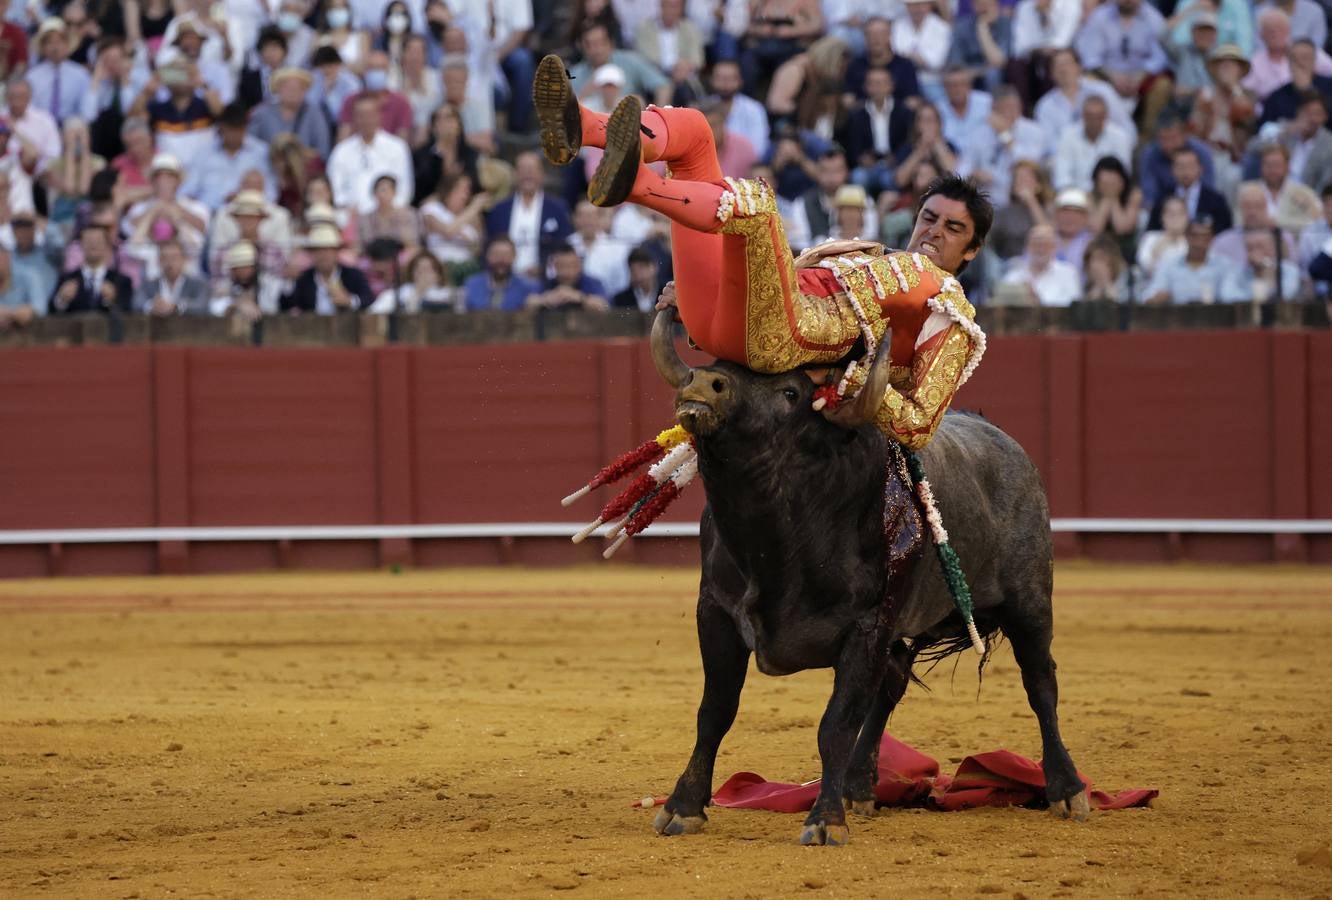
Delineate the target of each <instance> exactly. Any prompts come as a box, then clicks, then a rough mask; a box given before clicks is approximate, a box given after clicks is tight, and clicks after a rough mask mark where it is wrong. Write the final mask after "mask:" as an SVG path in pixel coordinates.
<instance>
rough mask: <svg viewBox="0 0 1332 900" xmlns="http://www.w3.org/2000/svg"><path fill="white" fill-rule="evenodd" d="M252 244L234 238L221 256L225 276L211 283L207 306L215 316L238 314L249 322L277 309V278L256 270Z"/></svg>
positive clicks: (256, 262)
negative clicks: (263, 274) (217, 282)
mask: <svg viewBox="0 0 1332 900" xmlns="http://www.w3.org/2000/svg"><path fill="white" fill-rule="evenodd" d="M258 259H259V257H258V254H257V253H256V252H255V249H254V244H251V243H250V242H249V241H238V242H236V243H235V244H233V245H232V246H231V249H229V250H228V251H227V253H226V256H225V257H223V265H224V268H225V271H226V278H225V279H224V280H223V281H222V282H221V283H219V284H218V285H216V286H214V288H213V299H212V300H211V301H210V302H209V308H210V309H211V310H212V312H213V315H215V316H225V315H238V316H241V317H243V318H244V319H246V320H248V321H250V322H253V321H255V320H257V319H258V318H260V317H261V316H265V315H273V314H275V313H276V312H278V308H279V295H280V294H281V290H282V287H281V282H280V281H279V280H277V279H275V278H265V277H263V276H262V275H261V274H260V272H259V267H258Z"/></svg>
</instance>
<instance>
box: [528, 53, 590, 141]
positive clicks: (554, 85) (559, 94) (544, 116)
mask: <svg viewBox="0 0 1332 900" xmlns="http://www.w3.org/2000/svg"><path fill="white" fill-rule="evenodd" d="M532 104H533V105H534V106H535V108H536V114H537V122H538V124H539V125H540V126H541V149H542V151H543V152H544V153H545V154H546V159H548V160H550V162H552V163H553V164H555V165H557V166H567V165H568V164H569V163H571V162H573V161H574V158H575V157H576V156H578V151H579V150H580V149H581V148H582V146H583V123H582V117H581V116H579V114H578V98H577V97H575V96H574V91H573V85H572V84H570V83H569V73H568V72H566V71H565V69H564V61H563V60H561V59H560V58H559V57H558V56H555V55H553V54H552V55H548V56H546V57H544V58H543V59H542V60H541V64H540V65H538V66H537V71H536V78H535V79H533V81H532Z"/></svg>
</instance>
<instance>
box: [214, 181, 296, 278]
mask: <svg viewBox="0 0 1332 900" xmlns="http://www.w3.org/2000/svg"><path fill="white" fill-rule="evenodd" d="M223 210H224V212H225V214H226V215H227V216H229V217H230V218H231V220H232V221H233V222H235V231H234V232H232V233H234V234H235V237H234V238H231V239H228V240H222V241H218V240H216V237H217V234H218V231H219V229H217V228H215V229H214V241H215V243H214V246H213V248H212V252H211V254H210V257H209V265H208V271H209V272H211V273H213V283H214V285H218V284H219V283H220V282H222V281H225V280H226V279H227V277H228V273H227V270H226V266H225V264H224V262H223V260H224V259H225V257H226V254H227V253H228V252H229V251H230V250H231V248H232V247H234V246H235V245H236V244H239V243H246V244H250V245H251V246H252V247H254V248H255V253H256V255H257V262H256V265H257V266H258V269H259V274H260V276H261V277H263V278H265V279H275V280H276V281H278V282H281V281H282V279H283V277H284V273H285V272H286V268H287V253H286V251H285V249H284V248H283V247H282V246H281V245H280V244H279V243H277V242H276V241H270V240H265V239H264V237H263V234H262V231H263V230H264V229H263V226H264V222H265V220H266V219H268V216H269V205H268V203H267V202H266V201H265V200H264V195H263V194H261V193H259V192H258V191H241V192H240V193H238V194H237V195H236V197H235V199H234V200H232V201H231V202H230V203H228V204H227V205H226V206H225V207H223Z"/></svg>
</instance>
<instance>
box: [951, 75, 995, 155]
mask: <svg viewBox="0 0 1332 900" xmlns="http://www.w3.org/2000/svg"><path fill="white" fill-rule="evenodd" d="M971 85H972V78H971V73H970V72H969V71H968V70H966V69H963V68H950V69H949V70H948V71H946V72H944V75H943V90H944V101H943V102H942V103H940V104H939V106H938V109H939V115H940V117H941V118H942V119H943V136H944V138H945V139H946V140H947V141H948V142H949V143H950V144H952V145H953V146H954V147H961V146H963V144H965V143H966V141H967V140H969V139H970V138H971V136H972V135H973V134H975V133H976V132H978V131H980V130H981V129H982V128H984V127H985V123H986V120H988V119H989V117H990V109H991V106H992V104H993V99H992V98H991V96H990V94H989V93H988V92H986V91H978V90H975V89H974V88H972V86H971Z"/></svg>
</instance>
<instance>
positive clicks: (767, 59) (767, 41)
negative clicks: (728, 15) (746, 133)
mask: <svg viewBox="0 0 1332 900" xmlns="http://www.w3.org/2000/svg"><path fill="white" fill-rule="evenodd" d="M822 35H823V9H822V7H821V6H820V4H819V2H818V0H753V2H752V3H751V5H750V14H749V28H748V30H747V31H746V32H745V39H744V45H743V49H742V50H741V52H740V65H741V69H742V71H743V72H744V77H745V87H746V89H747V91H748V93H750V94H755V95H757V94H759V92H760V87H761V86H762V85H765V84H766V83H767V82H768V79H769V78H771V77H772V74H773V73H774V72H776V71H777V69H778V67H780V66H781V65H782V64H783V63H785V62H786V61H787V60H789V59H791V58H792V57H793V56H796V55H797V54H799V53H802V52H803V51H805V50H807V49H808V48H809V46H810V44H811V43H812V42H813V41H814V40H815V39H817V38H819V37H821V36H822ZM584 52H586V50H584Z"/></svg>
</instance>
